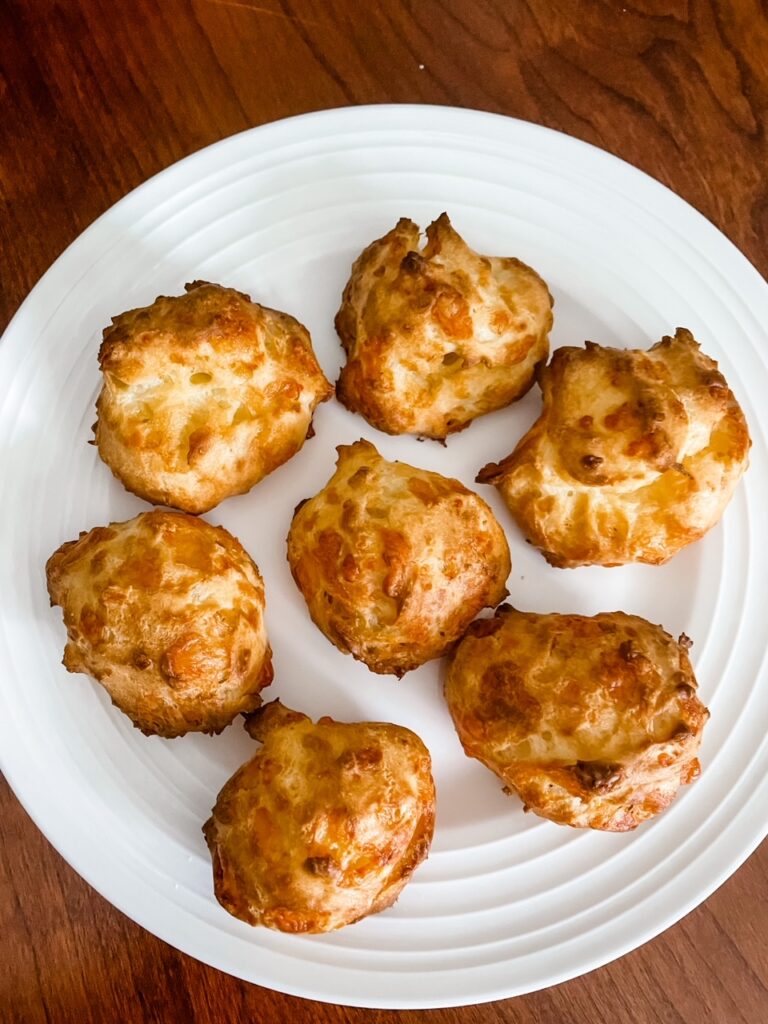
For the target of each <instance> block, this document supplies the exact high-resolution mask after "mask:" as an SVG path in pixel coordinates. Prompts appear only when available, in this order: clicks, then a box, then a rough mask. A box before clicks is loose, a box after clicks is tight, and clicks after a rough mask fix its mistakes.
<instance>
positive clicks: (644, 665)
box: [445, 605, 709, 832]
mask: <svg viewBox="0 0 768 1024" xmlns="http://www.w3.org/2000/svg"><path fill="white" fill-rule="evenodd" d="M690 645H691V642H690V640H689V639H688V638H687V637H686V636H685V635H683V636H681V637H680V639H679V640H678V641H675V640H673V639H672V637H671V636H670V635H669V633H666V632H665V631H664V630H663V629H662V628H661V626H653V625H651V623H650V622H646V620H645V619H641V618H639V617H638V616H637V615H625V614H624V612H611V613H604V614H602V615H595V616H592V617H588V616H585V615H534V614H531V613H525V612H519V611H516V610H514V609H513V608H510V607H509V606H507V605H503V606H502V607H501V608H499V609H498V610H497V612H496V615H495V617H494V618H492V619H481V620H478V621H477V622H475V623H473V624H472V626H470V628H469V631H468V632H467V635H466V637H465V638H464V640H463V641H462V642H461V644H460V645H459V646H458V647H457V649H456V651H455V654H454V656H453V658H452V660H451V663H450V666H449V669H448V675H447V678H446V683H445V696H446V700H447V701H448V707H449V708H450V711H451V715H452V716H453V721H454V725H455V726H456V731H457V732H458V734H459V739H460V740H461V743H462V745H463V747H464V751H465V753H466V754H467V756H468V757H476V758H477V759H478V760H479V761H482V762H483V764H485V765H486V766H487V767H488V768H490V769H491V771H492V772H495V773H496V774H497V775H498V776H499V778H501V779H502V780H503V781H504V783H505V785H506V786H508V787H509V788H510V789H511V790H515V791H516V792H517V793H518V795H519V796H520V798H521V799H522V800H523V802H524V803H525V806H526V809H527V810H531V811H535V813H536V814H540V815H541V816H542V817H544V818H550V819H551V820H552V821H556V822H558V824H561V825H574V826H576V827H579V828H596V829H605V830H606V831H610V832H626V831H628V830H629V829H633V828H635V827H636V826H637V825H639V824H640V823H641V822H643V821H645V820H646V819H647V818H651V817H653V815H655V814H658V813H659V811H663V810H664V808H665V807H667V806H668V805H669V804H670V803H671V802H672V800H673V799H674V798H675V795H676V793H677V790H678V788H679V787H680V786H681V785H683V784H685V783H688V782H692V781H693V780H694V779H695V778H697V777H698V774H699V762H698V760H697V758H696V754H697V752H698V749H699V744H700V743H701V733H702V729H703V728H704V724H705V723H706V720H707V718H708V717H709V712H708V711H707V709H706V708H705V707H704V706H703V704H702V703H701V701H700V700H699V699H698V697H697V696H696V679H695V677H694V674H693V669H692V668H691V663H690V661H689V659H688V648H689V647H690Z"/></svg>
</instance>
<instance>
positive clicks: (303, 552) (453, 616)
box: [288, 441, 510, 676]
mask: <svg viewBox="0 0 768 1024" xmlns="http://www.w3.org/2000/svg"><path fill="white" fill-rule="evenodd" d="M337 451H338V453H339V458H338V462H337V468H336V472H335V473H334V475H333V476H332V477H331V479H330V481H329V482H328V484H327V485H326V486H325V487H324V488H323V490H322V491H320V493H319V494H317V495H316V496H315V497H314V498H311V499H310V500H309V501H306V502H305V503H304V504H302V505H300V506H299V508H298V509H297V511H296V513H295V515H294V518H293V522H292V524H291V529H290V532H289V534H288V561H289V562H290V566H291V572H292V573H293V577H294V579H295V580H296V583H297V584H298V587H299V589H300V590H301V592H302V594H303V595H304V599H305V600H306V602H307V606H308V608H309V613H310V615H311V616H312V619H313V620H314V622H315V624H316V625H317V626H318V627H319V628H320V629H321V630H322V631H323V633H324V634H325V635H326V636H327V637H328V639H329V640H330V641H331V643H333V644H335V645H336V647H338V648H339V650H340V651H343V652H345V653H347V652H349V653H351V654H352V655H354V657H355V658H357V659H359V660H360V661H363V662H365V664H366V665H367V666H368V668H369V669H371V671H372V672H381V673H394V674H395V675H397V676H402V675H403V674H404V673H405V672H408V671H410V670H411V669H413V668H417V667H418V666H419V665H421V664H423V663H424V662H425V661H429V660H430V659H431V658H438V657H440V656H441V655H442V654H444V653H445V652H446V651H447V650H448V648H449V647H450V646H451V645H452V644H453V643H454V642H455V641H456V640H458V639H459V637H460V636H461V635H462V634H463V632H464V630H465V629H466V628H467V626H468V625H469V623H470V622H471V621H472V619H474V617H475V616H476V615H477V614H478V612H480V611H481V610H482V609H483V608H486V607H495V606H496V605H497V604H498V603H499V601H501V600H503V598H504V597H505V595H506V593H507V591H506V588H505V583H506V580H507V577H508V575H509V571H510V557H509V547H508V545H507V541H506V538H505V536H504V533H503V531H502V529H501V527H500V526H499V524H498V523H497V521H496V519H495V518H494V515H493V512H492V511H491V509H490V508H489V507H488V505H486V503H485V502H484V501H483V500H482V499H481V498H479V497H478V496H477V495H476V494H474V493H473V492H472V491H470V490H468V489H467V488H466V487H465V486H464V485H463V484H461V483H459V481H458V480H449V479H447V478H446V477H444V476H440V475H439V474H438V473H429V472H427V471H426V470H423V469H415V468H414V467H413V466H408V465H406V464H405V463H402V462H388V461H387V460H386V459H383V458H382V457H381V455H379V453H378V452H377V451H376V449H375V448H374V446H373V445H372V444H369V443H368V442H367V441H357V442H355V444H351V445H340V446H339V447H338V449H337Z"/></svg>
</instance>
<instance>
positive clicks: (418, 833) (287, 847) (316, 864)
mask: <svg viewBox="0 0 768 1024" xmlns="http://www.w3.org/2000/svg"><path fill="white" fill-rule="evenodd" d="M248 728H249V731H250V732H251V734H252V735H253V736H254V738H255V739H258V740H260V741H261V742H262V744H263V746H262V748H261V750H260V751H259V752H258V753H257V754H256V756H255V757H253V758H252V759H251V760H250V761H249V762H248V763H247V764H245V765H243V767H242V768H240V770H239V771H237V772H236V773H235V774H234V775H233V776H232V778H231V779H230V780H229V782H227V784H226V785H225V786H224V788H223V789H222V791H221V792H220V793H219V796H218V799H217V801H216V806H215V807H214V809H213V812H212V814H211V817H210V819H209V820H208V821H207V822H206V824H205V825H204V826H203V832H204V834H205V839H206V842H207V843H208V847H209V849H210V851H211V857H212V860H213V878H214V890H215V893H216V898H217V900H218V901H219V903H220V904H221V905H222V906H223V907H224V908H225V909H226V910H228V911H229V913H230V914H233V915H234V916H235V917H238V918H240V919H241V920H243V921H247V922H248V923H249V924H253V925H266V926H267V927H268V928H276V929H278V930H280V931H284V932H328V931H332V930H333V929H335V928H341V927H343V926H344V925H347V924H352V923H353V922H354V921H359V920H360V919H361V918H363V917H366V916H367V915H368V914H376V913H378V912H379V911H380V910H385V909H386V908H387V907H389V906H391V905H392V904H393V903H394V902H395V900H396V899H397V897H398V896H399V895H400V891H401V890H402V888H403V886H404V885H405V884H406V882H407V881H408V879H409V878H410V877H411V874H412V873H413V871H414V870H415V869H416V868H417V867H418V865H419V864H420V863H421V862H422V861H423V860H424V859H425V857H426V856H427V853H428V852H429V846H430V843H431V841H432V833H433V831H434V823H435V787H434V782H433V781H432V774H431V762H430V757H429V752H428V750H427V748H426V747H425V746H424V744H423V743H422V742H421V740H420V739H419V737H418V736H416V735H415V734H414V733H412V732H411V731H410V730H409V729H404V728H402V727H401V726H398V725H388V724H383V723H380V722H355V723H350V724H347V723H342V722H335V721H334V720H333V719H332V718H327V717H326V718H321V719H320V720H319V721H318V722H317V724H314V723H313V722H312V721H311V719H309V718H308V717H307V716H306V715H302V714H299V713H298V712H296V711H289V710H288V709H287V708H284V707H283V706H282V705H281V704H280V703H279V701H273V702H272V703H270V704H267V705H265V706H264V707H263V708H261V709H260V710H259V711H257V712H256V713H255V714H254V715H252V716H249V724H248Z"/></svg>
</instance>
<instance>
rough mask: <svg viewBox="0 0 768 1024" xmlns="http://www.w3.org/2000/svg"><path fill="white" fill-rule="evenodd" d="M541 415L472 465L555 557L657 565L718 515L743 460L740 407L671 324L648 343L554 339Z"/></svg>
mask: <svg viewBox="0 0 768 1024" xmlns="http://www.w3.org/2000/svg"><path fill="white" fill-rule="evenodd" d="M541 389H542V393H543V398H544V406H543V409H542V413H541V416H540V417H539V419H538V420H537V421H536V423H534V425H533V426H532V427H531V429H530V430H529V431H528V433H527V434H526V435H525V436H524V437H523V438H522V440H521V441H520V442H519V444H518V445H517V447H516V448H515V450H514V451H513V452H512V454H511V455H508V456H507V458H505V459H504V460H503V461H502V462H500V463H499V464H498V465H497V464H496V463H491V464H490V465H488V466H486V467H485V468H484V469H483V470H481V472H480V474H479V476H478V478H477V479H478V482H480V483H492V484H495V485H496V487H498V489H499V491H500V492H501V494H502V496H503V498H504V500H505V501H506V503H507V505H508V506H509V509H510V511H511V512H512V515H513V516H514V517H515V519H516V520H517V523H518V525H519V526H520V529H521V530H522V531H523V533H524V534H525V536H526V537H527V538H528V540H530V541H531V543H532V544H535V545H536V547H538V548H539V549H540V550H541V552H542V553H543V555H544V557H545V558H546V559H547V561H548V562H550V563H551V564H552V565H555V566H559V567H561V568H571V567H573V566H578V565H623V564H624V563H626V562H648V563H650V564H652V565H658V564H660V563H662V562H666V561H667V559H669V558H671V557H672V556H673V555H675V554H676V553H677V552H678V551H679V550H680V549H681V548H683V547H685V545H687V544H691V543H692V542H693V541H696V540H698V539H699V538H700V537H703V536H704V534H705V533H706V532H707V531H708V530H709V529H711V528H712V527H713V526H714V525H715V524H716V523H717V522H718V520H719V519H720V517H721V515H722V514H723V511H724V510H725V507H726V505H727V504H728V502H729V501H730V498H731V495H732V494H733V491H734V488H735V487H736V484H737V483H738V481H739V478H740V477H741V475H742V473H743V472H744V470H745V469H746V468H747V462H748V453H749V446H750V443H751V442H750V439H749V433H748V430H747V424H746V421H745V419H744V414H743V412H742V411H741V408H740V407H739V404H738V402H737V401H736V399H735V398H734V396H733V393H732V392H731V391H730V389H729V388H728V385H727V384H726V382H725V379H724V378H723V376H722V374H721V373H720V372H719V371H718V369H717V363H716V362H715V361H714V360H713V359H710V358H709V357H708V356H706V355H704V353H703V352H701V351H700V350H699V344H698V342H697V341H696V340H695V339H694V337H693V335H692V334H691V332H690V331H687V330H685V329H684V328H678V330H677V331H676V333H675V336H674V338H670V337H665V338H663V339H662V340H661V341H660V342H659V343H658V344H656V345H654V346H653V348H651V349H650V350H649V351H642V350H640V349H627V350H624V349H614V348H602V347H600V346H599V345H594V344H592V343H591V342H587V344H586V349H579V348H560V349H557V351H556V352H555V353H554V355H553V356H552V361H551V362H550V364H549V366H548V367H546V369H543V370H542V371H541Z"/></svg>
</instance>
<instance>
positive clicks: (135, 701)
mask: <svg viewBox="0 0 768 1024" xmlns="http://www.w3.org/2000/svg"><path fill="white" fill-rule="evenodd" d="M46 575H47V578H48V593H49V594H50V596H51V604H58V605H60V606H61V609H62V611H63V613H64V624H65V625H66V627H67V636H68V641H67V645H66V647H65V648H64V665H65V667H66V668H67V669H68V670H69V671H70V672H86V673H87V674H88V675H90V676H92V677H93V678H94V679H96V680H98V682H100V683H101V685H102V686H103V687H104V689H105V690H106V691H107V693H108V694H109V696H110V697H111V698H112V703H113V704H115V705H116V706H117V707H118V708H120V710H121V711H124V712H125V714H126V715H128V717H129V718H130V719H131V721H132V722H133V724H134V725H136V726H138V728H139V729H141V731H142V732H144V733H146V734H147V735H151V734H152V735H157V736H166V737H172V736H182V735H183V734H184V733H186V732H210V733H212V732H221V730H222V729H223V728H224V727H225V726H227V725H229V723H230V722H231V721H232V719H233V718H234V717H235V716H236V715H237V714H239V713H240V712H246V711H252V710H253V709H254V708H257V707H258V706H259V705H260V704H261V697H260V696H259V691H260V690H261V689H263V688H264V687H265V686H268V685H269V683H270V682H271V681H272V652H271V650H270V647H269V643H268V642H267V634H266V629H265V627H264V585H263V583H262V581H261V576H260V575H259V570H258V569H257V568H256V566H255V565H254V563H253V561H252V560H251V558H250V557H249V556H248V554H247V553H246V552H245V551H244V550H243V548H242V546H241V545H240V543H239V542H238V541H237V540H235V538H234V537H233V536H232V535H231V534H229V533H227V531H226V530H223V529H222V528H221V527H220V526H210V525H209V524H208V523H206V522H204V521H203V520H202V519H196V518H195V517H194V516H188V515H184V514H182V513H180V512H166V511H161V510H153V511H151V512H144V513H142V514H141V515H139V516H136V518H135V519H130V520H128V522H126V523H111V524H110V525H109V526H99V527H96V528H95V529H93V530H89V531H88V533H81V534H80V538H79V540H74V541H69V543H67V544H62V546H61V547H60V548H59V549H58V551H56V552H54V554H53V555H51V557H50V558H49V559H48V564H47V565H46Z"/></svg>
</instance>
